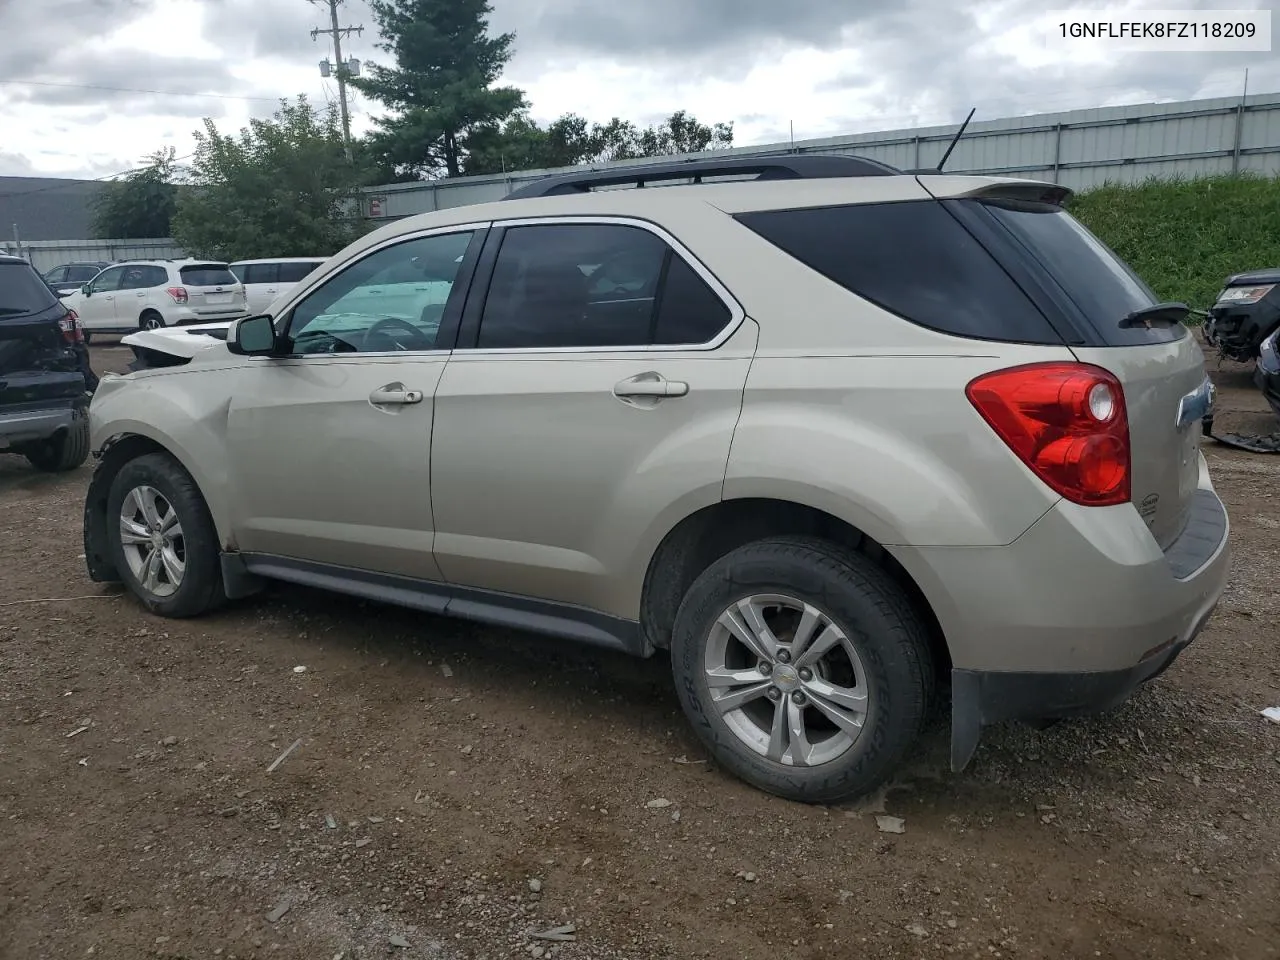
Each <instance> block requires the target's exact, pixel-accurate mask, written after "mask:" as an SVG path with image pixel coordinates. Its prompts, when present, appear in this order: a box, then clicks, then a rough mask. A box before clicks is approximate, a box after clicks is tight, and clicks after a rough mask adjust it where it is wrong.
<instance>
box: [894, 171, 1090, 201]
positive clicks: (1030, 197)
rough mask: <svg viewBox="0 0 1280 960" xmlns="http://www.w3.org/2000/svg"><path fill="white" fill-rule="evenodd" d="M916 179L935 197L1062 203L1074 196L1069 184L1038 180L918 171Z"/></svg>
mask: <svg viewBox="0 0 1280 960" xmlns="http://www.w3.org/2000/svg"><path fill="white" fill-rule="evenodd" d="M916 181H917V182H918V183H919V184H920V186H922V187H924V188H925V190H927V191H928V192H929V194H930V195H931V196H932V197H933V198H934V199H936V200H959V199H970V200H1022V201H1025V202H1031V203H1052V204H1054V205H1055V206H1062V205H1063V204H1064V203H1066V202H1067V200H1069V199H1070V198H1071V197H1072V196H1074V193H1073V191H1072V190H1071V188H1070V187H1064V186H1062V185H1061V184H1058V183H1047V182H1044V181H1041V180H1013V179H1004V178H995V177H965V176H954V177H953V176H947V175H945V174H942V175H938V174H932V175H930V174H918V175H917V176H916Z"/></svg>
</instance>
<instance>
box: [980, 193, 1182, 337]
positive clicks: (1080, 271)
mask: <svg viewBox="0 0 1280 960" xmlns="http://www.w3.org/2000/svg"><path fill="white" fill-rule="evenodd" d="M983 206H984V207H986V209H987V210H988V211H989V212H990V213H991V215H992V216H993V217H994V218H995V219H996V220H997V221H998V222H999V223H1000V224H1001V225H1002V226H1003V227H1004V228H1005V229H1006V230H1007V231H1008V232H1009V233H1010V234H1012V235H1013V237H1014V238H1015V239H1016V240H1017V241H1018V242H1019V243H1020V244H1021V245H1022V247H1023V248H1024V249H1025V250H1026V252H1027V253H1028V255H1029V256H1030V257H1031V258H1032V259H1033V260H1034V261H1036V262H1037V263H1038V264H1039V265H1040V266H1041V267H1042V268H1043V269H1044V271H1045V272H1046V273H1047V274H1048V275H1049V276H1050V277H1051V278H1052V279H1053V281H1054V282H1055V283H1056V284H1057V286H1058V287H1059V288H1060V289H1061V291H1062V292H1063V293H1064V294H1065V295H1066V296H1067V298H1068V299H1069V300H1070V301H1071V302H1072V303H1073V304H1074V305H1075V307H1076V309H1077V310H1079V311H1080V313H1082V314H1083V315H1084V319H1085V320H1086V321H1087V322H1088V323H1089V324H1090V325H1091V326H1093V327H1094V328H1095V329H1096V330H1097V331H1098V333H1099V334H1100V335H1101V337H1102V340H1103V342H1104V343H1105V344H1106V345H1108V346H1124V345H1127V344H1137V343H1164V342H1167V341H1169V340H1176V339H1178V338H1179V337H1182V336H1185V331H1186V328H1185V327H1184V326H1182V325H1181V324H1175V325H1172V326H1170V325H1167V324H1160V325H1155V326H1152V327H1151V329H1147V328H1146V327H1143V326H1141V325H1139V326H1137V327H1132V328H1122V327H1121V326H1120V321H1121V320H1122V319H1124V317H1126V316H1127V315H1128V314H1130V313H1132V312H1133V311H1134V310H1141V309H1142V308H1143V307H1149V306H1151V305H1152V304H1154V303H1156V302H1157V300H1156V296H1155V294H1154V293H1152V291H1151V289H1150V288H1149V287H1148V286H1147V285H1146V284H1145V283H1143V282H1142V280H1141V279H1139V278H1138V275H1137V274H1135V273H1134V272H1133V271H1132V270H1131V269H1130V268H1129V266H1128V265H1127V264H1126V263H1125V262H1124V261H1123V260H1121V259H1120V258H1119V257H1118V256H1116V255H1115V253H1113V252H1112V251H1111V249H1110V248H1109V247H1107V246H1106V245H1105V244H1104V243H1103V242H1102V241H1101V240H1099V239H1098V238H1097V237H1095V236H1094V235H1093V234H1092V233H1090V232H1089V229H1088V228H1087V227H1085V225H1084V224H1082V223H1081V222H1080V221H1079V220H1077V219H1076V218H1075V217H1073V216H1071V214H1069V213H1067V212H1066V211H1065V210H1063V209H1062V208H1061V207H1058V206H1054V205H1050V204H1039V203H1037V204H1032V203H1016V202H1013V201H987V202H985V203H983Z"/></svg>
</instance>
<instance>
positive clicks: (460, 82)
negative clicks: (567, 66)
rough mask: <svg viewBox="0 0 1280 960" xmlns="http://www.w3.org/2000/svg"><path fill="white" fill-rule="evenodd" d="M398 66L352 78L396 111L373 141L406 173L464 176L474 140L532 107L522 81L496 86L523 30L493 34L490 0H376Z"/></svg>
mask: <svg viewBox="0 0 1280 960" xmlns="http://www.w3.org/2000/svg"><path fill="white" fill-rule="evenodd" d="M369 6H370V8H371V9H372V11H373V17H374V20H376V21H377V23H378V26H379V28H380V30H381V33H382V36H383V38H384V40H383V42H382V43H381V44H379V47H380V49H382V50H384V51H386V52H387V53H389V54H391V55H393V56H394V57H395V66H394V67H390V66H380V65H378V64H370V65H369V68H368V75H367V76H365V77H361V78H353V79H352V81H351V83H352V85H353V86H355V87H356V88H357V89H359V90H360V91H362V92H363V93H364V94H365V95H366V96H368V97H370V98H371V99H373V100H376V101H378V102H379V103H381V104H382V105H383V106H384V107H387V108H388V109H389V110H391V111H393V112H392V113H391V114H390V115H388V116H385V117H381V118H379V119H378V120H376V121H375V123H376V124H377V129H376V130H375V131H374V132H373V133H372V134H371V136H370V138H369V140H370V142H369V147H370V149H371V152H372V153H373V155H374V157H375V158H376V160H377V161H378V163H379V165H381V166H382V167H383V168H389V169H390V170H392V171H394V172H395V174H396V175H397V177H398V178H403V177H405V176H409V177H412V178H413V179H418V178H421V177H431V176H439V175H440V174H442V173H443V174H444V175H445V176H450V177H456V176H458V175H459V174H460V173H461V172H462V170H463V168H464V166H465V161H466V156H467V147H468V142H469V140H470V138H471V136H472V134H473V132H475V131H477V130H491V129H492V128H493V126H494V125H495V124H500V123H502V122H503V121H505V120H507V119H508V118H509V117H511V116H512V115H513V114H516V113H517V112H519V111H521V110H524V109H526V108H527V106H528V104H527V102H526V101H525V97H524V94H523V93H522V92H521V91H520V90H517V89H515V88H514V87H494V86H493V84H494V83H495V82H496V81H497V79H498V77H499V75H500V74H501V73H502V68H503V67H504V66H505V65H506V63H507V61H508V60H510V59H511V54H512V50H511V44H512V42H513V41H514V40H515V34H512V33H504V34H502V35H500V36H496V37H491V36H489V33H488V30H489V22H488V14H489V13H490V11H491V10H492V7H491V6H490V4H489V2H488V0H370V4H369Z"/></svg>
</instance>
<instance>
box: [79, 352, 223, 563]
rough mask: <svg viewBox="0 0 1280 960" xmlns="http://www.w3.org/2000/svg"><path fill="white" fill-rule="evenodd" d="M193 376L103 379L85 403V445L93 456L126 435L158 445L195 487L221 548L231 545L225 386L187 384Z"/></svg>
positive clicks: (175, 375) (166, 375)
mask: <svg viewBox="0 0 1280 960" xmlns="http://www.w3.org/2000/svg"><path fill="white" fill-rule="evenodd" d="M219 373H221V374H222V375H223V376H232V375H233V374H232V373H231V371H225V370H224V371H219ZM199 376H200V375H199V374H194V375H184V374H159V373H158V374H155V375H150V376H146V375H144V376H140V377H109V378H106V379H104V380H103V381H102V383H101V384H100V385H99V387H98V392H97V393H95V394H94V397H93V402H92V403H91V404H90V407H89V436H90V448H91V449H92V450H93V451H94V455H95V456H103V455H104V452H105V451H106V450H107V449H108V448H109V447H110V446H111V445H112V444H114V443H117V442H119V441H120V439H121V438H123V437H130V436H136V437H143V438H145V439H147V440H150V441H151V442H153V443H155V444H156V445H158V446H159V447H161V448H163V449H164V450H165V451H167V452H168V453H169V454H170V455H172V456H173V457H174V459H176V460H177V461H178V462H179V463H180V464H182V467H183V469H185V470H186V471H187V472H188V473H189V474H191V477H192V479H194V480H195V482H196V485H197V486H198V487H199V488H200V492H201V494H202V495H203V496H204V499H205V503H206V504H208V507H209V513H210V514H211V515H212V517H213V524H214V528H215V529H216V530H217V533H218V540H219V542H220V543H221V544H222V546H223V549H233V546H232V536H231V530H230V526H229V518H230V516H231V511H230V509H229V504H228V502H227V490H228V489H229V486H228V484H229V469H228V457H227V443H226V437H227V412H228V409H229V407H230V404H231V391H230V390H229V389H222V388H219V389H216V390H201V389H198V388H197V389H193V388H192V387H193V385H194V383H193V381H195V379H196V378H197V377H199ZM98 472H99V471H95V480H96V479H97V476H96V474H97V473H98ZM106 482H107V483H109V482H110V478H107V480H106Z"/></svg>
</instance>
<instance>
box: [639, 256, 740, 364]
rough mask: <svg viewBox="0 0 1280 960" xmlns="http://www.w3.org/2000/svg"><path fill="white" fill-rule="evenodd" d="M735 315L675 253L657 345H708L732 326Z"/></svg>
mask: <svg viewBox="0 0 1280 960" xmlns="http://www.w3.org/2000/svg"><path fill="white" fill-rule="evenodd" d="M731 318H732V315H731V314H730V313H729V308H728V307H727V306H725V303H724V301H723V300H721V299H720V298H719V297H718V296H716V294H715V292H714V291H712V289H711V288H710V287H708V286H707V284H706V281H704V280H703V279H702V278H701V277H700V276H698V275H697V273H695V272H694V269H693V267H691V266H689V264H687V263H686V262H685V260H684V258H683V257H680V256H677V255H676V254H675V253H674V252H673V253H672V254H671V263H670V265H669V266H668V267H667V279H666V282H665V283H664V284H663V287H662V302H661V303H659V304H658V322H657V326H656V327H655V328H654V334H653V342H654V343H661V344H671V345H675V344H682V343H691V344H696V343H706V342H707V341H708V340H712V339H714V338H715V336H716V335H717V334H718V333H719V332H720V331H721V330H723V329H724V328H725V327H726V326H727V325H728V323H729V320H730V319H731Z"/></svg>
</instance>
